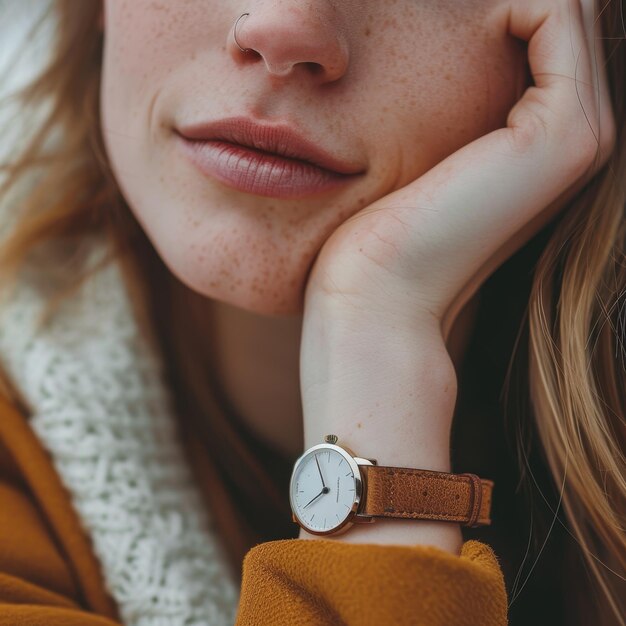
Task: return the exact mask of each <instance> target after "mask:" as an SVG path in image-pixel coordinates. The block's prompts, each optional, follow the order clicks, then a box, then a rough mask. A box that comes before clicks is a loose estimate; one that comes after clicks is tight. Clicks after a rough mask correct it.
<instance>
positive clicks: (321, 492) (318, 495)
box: [302, 487, 327, 509]
mask: <svg viewBox="0 0 626 626" xmlns="http://www.w3.org/2000/svg"><path fill="white" fill-rule="evenodd" d="M323 493H327V490H326V487H324V489H322V490H321V491H320V492H319V493H318V494H317V495H316V496H315V498H313V500H317V499H318V498H319V497H320V496H321V495H322V494H323ZM313 500H309V501H308V502H307V503H306V504H305V505H304V506H303V507H302V508H303V509H306V507H307V506H309V504H311V502H313Z"/></svg>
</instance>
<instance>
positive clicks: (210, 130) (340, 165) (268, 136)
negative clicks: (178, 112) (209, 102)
mask: <svg viewBox="0 0 626 626" xmlns="http://www.w3.org/2000/svg"><path fill="white" fill-rule="evenodd" d="M178 132H179V134H180V135H182V136H183V137H184V138H186V139H188V140H192V141H223V142H228V143H233V144H238V145H240V146H246V147H249V148H254V149H255V150H260V151H263V152H266V153H270V154H274V155H278V156H283V157H287V158H289V159H297V160H299V161H304V162H306V163H310V164H311V165H315V166H317V167H319V168H322V169H325V170H328V171H330V172H334V173H336V174H344V175H351V174H360V173H362V172H363V171H364V168H363V167H361V166H359V165H356V164H354V163H349V162H347V161H343V160H340V159H339V158H337V157H335V156H333V155H332V154H330V153H329V152H327V151H326V150H324V149H323V148H320V147H319V146H316V145H315V144H314V143H313V142H311V141H309V140H307V139H306V138H305V137H303V136H302V135H300V134H299V133H297V132H296V131H295V130H293V129H292V128H290V127H289V126H287V125H266V124H260V123H256V122H254V121H253V120H251V119H249V118H246V117H232V118H228V119H224V120H220V121H217V122H213V123H208V124H197V125H191V126H183V127H181V128H179V129H178Z"/></svg>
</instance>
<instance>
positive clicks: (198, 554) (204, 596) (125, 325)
mask: <svg viewBox="0 0 626 626" xmlns="http://www.w3.org/2000/svg"><path fill="white" fill-rule="evenodd" d="M103 251H104V244H102V245H94V246H93V251H92V254H93V258H94V259H97V258H98V255H99V254H101V253H103ZM49 274H50V273H49V272H46V271H44V270H43V269H42V268H41V267H33V268H30V270H28V269H27V270H26V271H25V272H24V278H23V279H21V280H20V283H19V286H18V289H17V291H16V292H15V293H14V294H13V295H12V296H11V299H10V301H8V302H7V303H3V304H2V307H1V310H2V313H1V317H0V358H1V359H2V363H3V365H4V367H5V369H6V370H7V372H8V373H9V375H10V376H11V378H12V379H13V380H14V381H16V383H17V384H18V389H19V391H20V392H21V393H22V395H23V397H24V399H25V401H26V402H27V403H28V404H29V409H30V423H31V425H32V427H33V430H34V431H35V432H36V433H37V435H38V437H39V438H40V440H41V441H42V443H43V445H44V447H45V448H46V449H47V450H48V451H49V452H50V454H51V457H52V460H53V463H54V466H55V468H56V470H57V472H58V473H59V475H60V477H61V479H62V481H63V483H64V485H65V486H66V488H67V489H68V491H69V493H70V495H71V498H72V501H73V504H74V506H75V508H76V510H77V511H78V513H79V515H80V517H81V520H82V523H83V525H84V527H85V530H86V532H87V533H88V534H89V535H90V537H91V539H92V541H93V546H94V551H95V553H96V554H97V556H98V558H99V559H100V562H101V564H102V569H103V576H104V579H105V581H106V583H107V586H108V590H109V592H110V594H111V595H112V597H113V598H114V599H115V600H116V602H117V604H118V607H119V611H120V615H121V616H122V618H123V621H124V623H125V624H126V625H128V626H166V625H167V626H177V625H181V626H182V625H186V626H187V625H188V626H191V625H197V626H200V625H202V626H207V625H209V624H210V625H212V626H219V625H222V624H223V625H226V624H228V625H232V624H233V623H234V621H235V616H236V610H237V605H238V601H239V598H238V595H239V589H238V586H237V585H235V583H234V581H233V580H232V579H231V577H230V575H229V570H228V567H227V560H226V555H225V554H224V553H223V551H222V548H221V547H220V544H219V539H218V537H217V536H216V530H215V527H214V525H213V522H212V519H211V515H210V512H209V511H208V510H206V507H205V505H204V504H203V502H202V500H201V496H200V494H199V492H197V488H198V487H197V485H196V484H195V483H194V482H193V480H192V474H191V469H190V467H189V466H188V463H187V462H186V459H185V456H184V453H183V448H182V445H181V443H180V441H179V439H178V433H177V428H176V420H175V417H174V414H173V410H172V402H171V399H170V397H169V395H168V392H167V389H166V386H165V384H164V379H163V367H162V363H161V362H160V359H159V357H160V355H158V354H157V353H156V351H155V350H154V348H153V347H152V345H151V344H150V342H149V341H148V340H147V338H146V337H145V336H144V335H143V334H142V332H141V329H140V328H139V325H138V322H137V320H136V318H135V316H134V315H133V308H132V303H131V300H130V296H129V294H128V293H127V291H126V289H125V283H124V281H123V279H122V276H121V269H120V268H119V266H118V265H117V264H116V263H115V262H114V263H112V264H110V265H108V266H107V267H106V268H104V269H103V270H100V271H98V273H97V274H96V275H94V276H93V277H92V278H91V279H90V280H88V281H87V282H86V283H85V284H84V285H83V286H82V287H81V289H80V291H79V292H78V293H77V294H76V295H74V296H72V297H71V298H70V299H69V300H67V301H66V302H64V304H63V305H62V308H61V310H60V311H59V313H58V314H57V315H56V316H55V317H54V318H53V321H52V323H51V324H50V325H49V327H46V328H45V330H44V331H41V332H37V328H36V323H37V319H38V315H39V314H40V311H41V309H42V306H43V304H44V302H45V296H46V292H47V289H48V288H49V286H50V281H51V280H52V279H51V277H50V275H49Z"/></svg>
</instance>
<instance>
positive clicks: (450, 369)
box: [300, 305, 457, 471]
mask: <svg viewBox="0 0 626 626" xmlns="http://www.w3.org/2000/svg"><path fill="white" fill-rule="evenodd" d="M300 376H301V388H302V406H303V417H304V433H305V445H306V446H307V447H308V446H311V445H314V444H315V443H318V442H319V441H321V440H322V438H323V436H324V435H325V434H327V433H335V434H337V435H338V436H339V437H340V438H341V439H342V440H343V441H345V442H346V443H347V445H349V446H350V447H352V448H353V449H354V450H356V451H357V452H358V454H359V455H360V456H363V457H366V458H367V457H372V458H376V459H377V461H378V463H379V464H380V465H387V464H389V465H396V466H405V467H420V468H422V469H433V470H437V471H450V459H449V451H450V446H449V436H450V427H451V422H452V416H453V412H454V406H455V402H456V391H457V380H456V372H455V370H454V366H453V364H452V361H451V359H450V355H449V354H448V352H447V350H446V347H445V343H444V341H443V338H442V336H441V333H440V329H439V327H438V323H437V321H436V320H435V319H434V318H432V317H431V316H429V315H424V316H421V317H418V316H415V317H414V318H413V320H412V325H411V328H407V327H406V326H405V325H403V324H401V323H399V318H398V317H397V316H393V315H386V313H385V312H384V311H382V310H381V311H376V310H368V311H363V312H360V311H356V310H344V309H342V308H340V307H336V306H334V305H333V306H332V307H330V308H329V309H325V310H322V309H320V308H318V309H316V310H309V311H308V312H307V315H306V317H305V320H304V324H303V332H302V346H301V372H300Z"/></svg>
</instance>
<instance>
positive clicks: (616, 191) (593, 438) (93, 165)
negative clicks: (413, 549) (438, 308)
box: [0, 0, 626, 626]
mask: <svg viewBox="0 0 626 626" xmlns="http://www.w3.org/2000/svg"><path fill="white" fill-rule="evenodd" d="M100 10H101V1H100V0H81V2H78V3H77V2H75V1H73V0H56V1H55V2H53V4H52V5H51V8H50V13H46V14H45V15H44V16H43V17H42V18H41V20H40V22H39V23H38V24H37V25H36V26H35V28H39V27H41V24H43V23H44V22H45V21H47V20H50V19H51V18H52V17H55V19H56V23H57V31H56V38H55V46H54V49H53V52H52V55H51V58H50V61H49V63H48V64H47V65H46V66H45V67H44V68H43V70H42V71H41V73H40V74H38V75H37V76H36V77H35V78H34V79H33V80H32V81H31V82H30V83H29V84H27V85H26V86H25V88H24V89H22V90H20V91H19V93H18V94H16V96H15V97H16V98H17V100H18V101H19V103H20V113H19V115H20V116H24V115H25V113H26V112H27V111H34V110H36V109H37V110H38V109H40V108H41V103H42V102H46V103H47V104H48V107H47V109H46V110H45V112H44V114H42V115H41V121H40V123H39V125H38V126H37V129H36V132H35V133H34V134H33V136H32V138H31V139H30V140H29V141H28V142H27V143H26V145H24V146H21V149H20V150H19V151H17V152H16V154H17V157H16V158H14V159H12V160H11V161H10V162H6V163H3V164H1V168H0V173H3V174H4V175H5V176H6V180H5V181H4V182H3V183H2V185H1V186H0V199H2V198H3V197H5V198H8V197H9V195H10V193H11V192H12V191H16V190H18V189H20V184H21V182H22V181H23V180H25V179H26V178H27V176H28V175H30V174H32V173H34V172H36V173H37V179H36V185H27V186H26V187H25V188H23V189H22V192H21V193H20V194H16V195H18V196H19V197H18V198H17V199H15V200H14V201H13V204H12V207H11V211H13V212H14V213H13V217H14V222H15V228H14V229H13V231H12V232H11V235H10V237H8V238H7V240H6V242H5V243H4V245H3V246H2V248H1V249H0V272H1V277H2V280H3V283H4V285H5V286H7V287H8V286H9V285H11V283H13V284H14V283H15V281H16V280H17V277H18V275H19V269H20V268H21V267H22V265H23V263H24V262H25V261H26V259H27V258H28V257H29V256H30V255H33V254H37V253H38V251H41V250H44V249H45V248H46V246H47V245H48V244H49V243H50V242H53V241H59V240H62V241H64V242H66V247H67V249H68V250H69V251H70V255H69V261H68V263H67V265H66V266H65V267H64V271H66V272H67V274H68V276H70V277H71V280H70V281H69V282H68V285H69V286H68V288H67V289H64V290H62V291H60V292H59V293H58V294H56V295H55V296H54V297H53V298H52V299H51V301H50V308H49V311H48V314H49V315H52V314H53V312H54V309H55V306H56V305H57V304H58V303H59V302H61V301H62V299H63V298H65V297H67V296H68V295H69V294H71V293H72V292H73V290H75V289H77V288H78V286H79V285H80V284H81V283H82V281H84V280H86V279H87V278H88V277H89V275H91V273H92V272H93V271H97V269H98V267H100V265H99V266H98V267H96V268H88V269H85V267H84V266H83V265H82V264H81V262H80V259H81V258H82V257H81V254H80V250H81V249H82V248H81V244H83V242H84V241H85V239H86V238H88V236H90V235H92V234H98V233H99V234H101V235H103V236H104V237H105V238H106V239H107V241H109V242H110V244H111V245H110V254H109V255H108V256H107V258H106V259H105V260H104V261H103V263H105V262H109V261H111V260H112V259H117V260H119V261H120V262H122V264H123V267H124V268H125V269H126V274H127V276H128V284H129V286H130V287H131V288H132V290H133V291H134V292H135V293H136V294H137V297H136V302H137V306H138V311H139V310H140V309H141V311H140V312H141V314H142V315H145V316H146V319H151V320H152V321H153V323H154V325H155V328H156V329H157V331H158V332H157V333H156V335H157V336H158V341H159V342H160V344H161V348H162V350H163V352H164V353H165V354H166V355H167V361H168V363H169V366H170V367H169V375H170V380H171V383H172V388H173V389H174V391H175V393H176V396H177V398H178V406H179V408H181V414H183V413H184V414H195V415H196V416H199V417H202V416H204V422H209V423H210V428H211V431H212V432H213V433H214V434H216V435H217V440H218V441H220V443H221V445H220V447H219V448H218V449H215V450H214V451H213V453H214V454H215V455H216V457H218V458H220V459H221V461H220V462H221V463H222V464H223V467H224V468H226V470H225V471H228V472H230V473H231V476H233V477H235V473H236V472H237V471H240V473H241V476H242V477H243V476H245V475H247V472H248V468H249V467H250V466H251V464H252V463H254V460H253V459H252V458H251V456H250V454H249V451H247V450H246V448H245V445H244V444H243V443H242V442H241V440H240V439H239V438H238V436H237V434H236V433H235V431H234V430H233V429H232V426H231V425H230V424H229V422H228V420H227V419H223V418H220V417H219V416H220V415H221V412H220V411H219V410H218V409H217V404H216V399H215V397H216V393H218V390H217V389H212V390H211V389H210V388H209V387H208V385H207V379H206V376H207V371H208V372H210V371H212V369H211V368H212V367H213V364H212V363H211V360H210V355H211V346H210V340H209V339H206V338H203V337H202V336H201V335H200V334H198V333H194V330H193V329H194V319H195V318H194V315H195V314H196V312H197V311H199V305H200V304H201V301H202V297H201V296H199V295H198V294H194V293H193V292H192V291H191V290H189V289H187V288H185V287H184V286H183V285H182V284H181V283H180V282H179V281H177V280H176V279H175V278H174V277H173V276H172V275H171V273H170V272H168V271H167V269H166V268H165V266H164V264H163V263H162V261H161V260H160V259H159V258H158V255H157V254H156V252H155V250H154V248H153V247H152V246H151V245H150V243H149V242H148V240H147V237H146V236H145V234H144V233H143V231H142V229H141V228H140V226H139V224H138V222H137V221H136V220H135V218H134V217H133V214H132V212H131V211H130V209H129V207H128V206H127V205H126V203H125V201H124V199H123V197H122V195H121V192H120V190H119V188H118V186H117V183H116V181H115V179H114V177H113V175H112V172H111V169H110V167H109V164H108V161H107V158H106V156H105V150H104V147H103V140H102V136H101V131H100V126H99V113H100V112H99V88H100V72H101V63H102V43H103V38H102V33H101V32H100V28H99V16H100ZM623 15H624V1H623V0H613V1H609V2H608V3H607V4H606V6H605V7H604V9H603V10H602V11H601V13H600V15H599V17H598V19H601V20H602V22H603V32H604V36H605V39H604V42H603V43H604V46H605V57H606V59H607V74H608V78H609V82H610V87H611V91H612V93H611V97H612V102H613V108H614V111H615V116H616V119H617V120H618V137H617V145H616V149H615V150H614V152H613V154H612V156H611V158H610V160H609V162H608V163H607V165H606V166H605V167H604V168H603V169H602V170H601V171H600V172H599V173H598V174H597V175H596V176H595V177H594V179H593V180H592V181H591V182H590V183H589V184H588V185H587V186H586V187H585V189H584V190H583V191H582V192H581V193H580V194H579V195H578V196H577V197H576V199H575V200H574V201H573V202H572V203H571V205H570V206H569V207H568V208H567V210H565V211H562V212H561V213H560V215H559V216H558V218H557V220H556V221H555V222H554V223H553V224H551V225H550V227H549V229H544V234H545V232H548V230H549V232H550V236H549V239H548V240H547V243H546V244H545V246H544V247H543V248H542V250H541V254H540V257H539V259H538V261H537V263H536V266H535V267H534V268H533V269H534V274H533V278H532V288H531V289H530V291H529V294H528V302H527V309H526V313H527V315H526V316H525V318H524V320H520V336H522V335H521V332H522V326H523V327H524V328H525V330H526V332H527V338H528V340H527V344H526V345H525V348H526V349H527V362H524V366H525V369H524V372H523V374H524V381H523V384H524V385H525V387H526V388H527V392H528V396H529V398H530V406H529V410H528V411H527V414H525V415H522V412H521V411H519V412H518V414H515V413H513V412H509V413H507V417H508V419H509V420H510V421H511V423H512V424H515V428H516V429H517V431H516V442H517V451H518V454H519V459H520V461H519V469H520V472H521V474H522V475H523V476H528V477H527V481H531V480H533V477H532V476H533V475H532V468H531V466H530V464H529V463H528V461H527V459H526V457H527V454H528V449H527V445H528V441H527V437H526V436H525V435H524V434H523V433H522V426H521V425H522V423H523V422H524V421H526V422H528V423H530V424H531V426H532V428H533V429H534V431H536V433H537V434H538V435H539V440H540V443H541V450H542V455H543V457H544V459H545V462H546V464H547V466H548V467H549V470H550V472H551V476H552V480H553V482H554V484H555V485H556V486H557V490H558V491H559V492H560V494H561V497H562V501H561V503H562V506H563V509H564V511H565V513H566V518H567V523H568V525H569V528H568V529H567V532H568V533H569V534H570V535H571V537H572V538H574V539H575V541H576V543H577V544H578V546H579V548H580V551H581V554H582V556H583V557H584V559H585V561H586V563H587V565H588V567H589V568H590V571H591V572H592V574H593V577H592V581H593V582H594V584H595V585H597V586H598V588H599V589H600V590H601V592H602V597H604V599H605V601H604V602H603V601H601V600H600V599H597V600H596V601H595V604H594V605H593V606H594V609H593V610H594V613H593V615H594V623H595V624H600V625H605V626H608V625H609V624H620V625H622V626H624V625H625V624H626V621H625V620H624V618H623V615H624V614H625V612H626V611H625V610H624V609H625V607H624V598H626V593H624V588H625V585H624V583H625V582H626V578H625V576H624V574H625V572H626V534H625V532H624V519H625V515H624V513H625V508H626V465H625V458H624V451H625V450H626V424H625V418H624V416H625V415H626V388H625V386H624V384H623V380H624V363H625V356H626V347H625V346H624V340H625V336H626V332H625V330H626V300H625V299H626V259H625V251H626V241H625V236H626V230H625V229H626V219H625V217H624V208H625V183H624V181H626V141H625V138H624V134H623V129H622V126H621V125H619V122H622V121H623V120H624V119H625V113H626V110H625V109H626V106H625V94H626V66H625V65H626V64H625V59H626V51H625V49H624V45H623V41H622V40H623V38H624V33H623V31H620V28H621V26H620V25H621V24H622V20H623ZM58 131H61V133H60V134H59V135H58V136H59V137H62V141H56V142H55V141H53V139H54V137H55V136H56V135H55V133H57V132H58ZM535 239H537V238H535ZM157 285H158V288H159V291H158V292H157V289H156V287H157ZM157 293H158V294H160V296H159V297H157ZM176 320H185V323H184V324H181V323H176ZM199 342H204V345H200V346H199ZM517 346H518V347H520V346H521V343H520V342H518V343H517ZM518 352H519V350H516V351H515V352H514V354H513V355H512V356H511V358H510V363H509V365H510V371H512V369H513V366H514V364H515V363H516V359H517V360H518V362H519V358H520V357H519V356H518ZM618 357H619V358H618ZM620 364H621V369H620ZM509 382H510V381H509V378H507V385H506V386H507V390H508V385H509ZM3 383H4V384H3V385H2V388H3V389H4V393H5V394H6V395H8V396H9V397H10V398H12V399H13V401H15V402H16V403H18V404H19V403H20V399H19V394H18V392H17V389H16V385H15V384H13V383H12V381H10V380H9V379H8V377H7V376H6V374H4V379H3ZM0 390H1V389H0ZM198 423H200V421H198ZM225 450H226V451H227V453H225V452H224V451H225ZM233 458H236V459H238V461H237V463H232V462H230V461H229V459H233ZM242 458H243V459H244V460H245V462H244V463H243V464H242V463H241V459H242ZM229 463H230V465H229ZM227 466H228V467H227ZM235 466H237V467H239V468H240V469H239V470H236V469H234V467H235ZM233 480H235V481H237V480H238V478H237V477H235V478H233ZM241 482H242V484H243V482H245V480H244V479H243V478H242V480H241ZM265 488H266V490H267V492H272V494H273V495H272V497H273V498H274V499H275V505H273V506H275V507H276V510H279V511H282V512H283V514H284V516H285V519H286V520H289V521H290V513H289V511H288V510H287V509H285V501H284V500H283V499H281V497H280V495H279V494H278V493H276V492H275V486H272V484H271V481H270V480H269V479H266V480H265ZM273 490H274V491H273ZM250 497H252V498H254V495H251V496H250ZM256 497H257V502H258V506H259V507H262V506H265V507H267V506H268V505H267V501H265V504H263V498H259V497H258V492H257V494H256ZM264 497H266V496H264ZM555 516H556V511H555ZM269 524H270V523H269V522H268V526H267V527H266V528H265V529H261V528H258V529H257V531H258V533H259V535H258V536H259V537H260V536H263V537H264V538H267V537H269V536H270V535H271V532H272V531H271V530H270V528H269ZM285 528H287V526H285ZM274 531H275V532H274V535H273V536H275V537H279V536H281V532H283V531H282V530H280V529H278V530H277V529H274ZM244 550H245V547H244V546H239V547H237V548H236V547H231V552H232V554H233V557H234V558H240V557H241V556H242V552H243V551H244ZM513 591H515V589H514V590H513ZM586 597H587V599H588V600H589V602H590V603H592V599H593V598H594V596H593V594H591V593H589V594H587V595H586ZM514 600H515V597H514V596H513V595H512V598H511V601H512V602H513V601H514ZM603 607H604V609H606V608H608V609H609V610H603ZM581 615H582V614H581ZM580 619H582V617H581V618H580ZM581 623H582V622H581Z"/></svg>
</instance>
